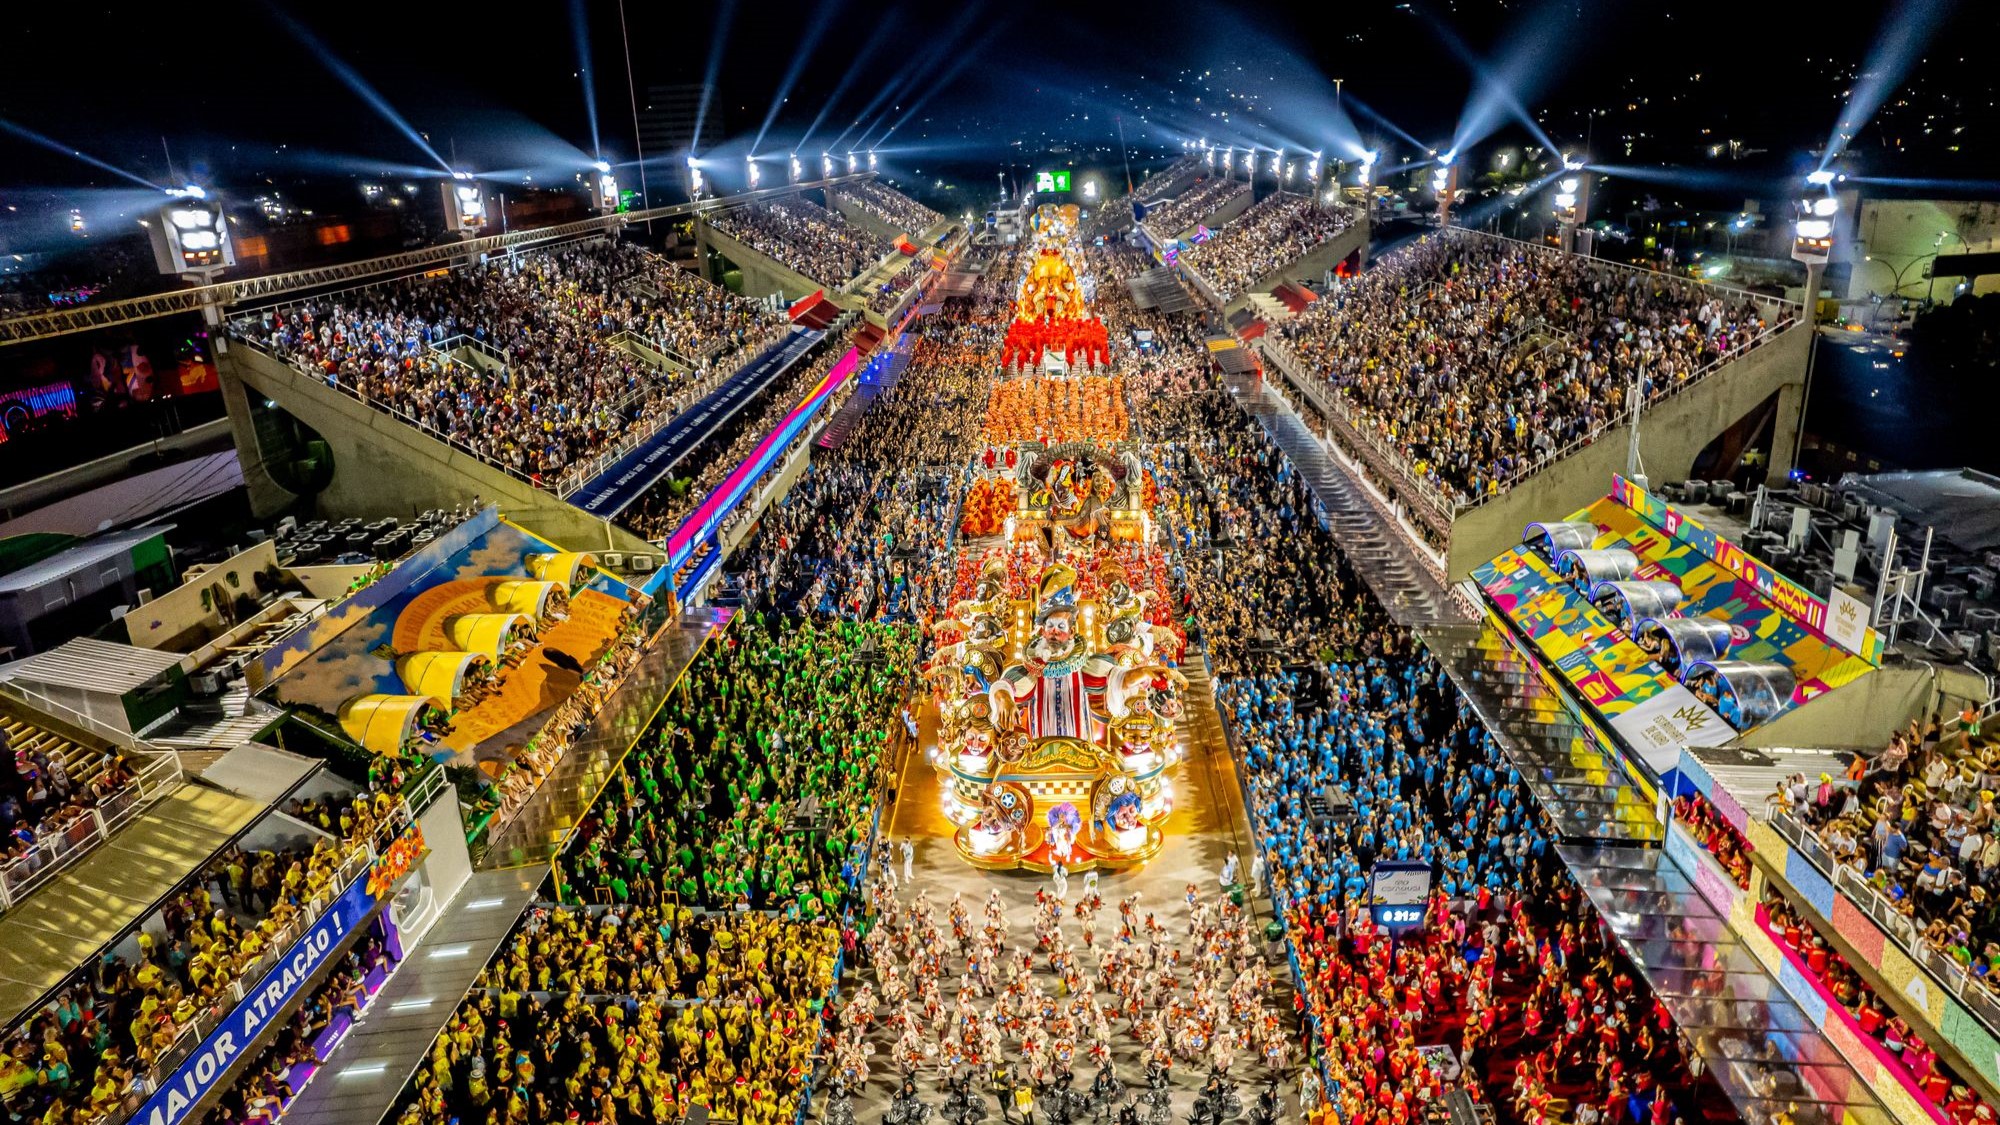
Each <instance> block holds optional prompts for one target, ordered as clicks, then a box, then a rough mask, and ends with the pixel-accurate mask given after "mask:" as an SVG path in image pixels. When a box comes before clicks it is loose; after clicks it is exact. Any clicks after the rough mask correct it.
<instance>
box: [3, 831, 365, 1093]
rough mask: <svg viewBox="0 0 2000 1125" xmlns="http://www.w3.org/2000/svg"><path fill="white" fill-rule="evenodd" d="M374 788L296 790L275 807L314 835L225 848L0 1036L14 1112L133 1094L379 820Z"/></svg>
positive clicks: (225, 1000) (269, 949) (229, 998)
mask: <svg viewBox="0 0 2000 1125" xmlns="http://www.w3.org/2000/svg"><path fill="white" fill-rule="evenodd" d="M401 807H402V806H400V805H399V804H398V803H396V802H395V801H394V800H393V799H392V798H390V797H389V796H387V795H386V794H366V793H364V794H361V795H359V796H356V797H352V798H342V799H335V798H328V799H324V800H321V799H301V800H298V801H294V802H293V803H292V804H291V805H290V806H288V808H287V810H286V811H288V812H289V813H290V814H291V815H292V816H294V817H295V818H297V819H299V820H302V821H304V822H305V823H307V824H311V825H314V826H316V827H318V828H320V829H322V830H323V831H324V832H326V833H327V835H326V836H323V837H320V838H318V839H316V840H314V841H312V842H310V843H305V842H301V843H299V844H297V845H296V846H291V847H283V848H274V849H269V850H245V849H243V848H230V849H228V850H227V851H224V852H223V853H222V854H221V855H218V856H217V857H216V858H215V859H213V860H211V861H210V862H209V863H208V865H207V866H206V867H204V868H202V869H201V871H199V872H198V873H197V874H196V876H195V877H194V878H193V879H191V880H190V881H189V884H188V886H189V888H190V889H189V890H186V891H184V892H182V893H180V894H178V895H176V896H174V897H172V898H170V899H169V900H168V901H167V903H166V905H165V906H163V907H162V908H161V910H160V912H159V915H158V917H157V923H158V924H157V926H155V925H150V924H149V925H147V926H143V927H141V928H140V929H139V930H138V932H137V933H136V935H135V936H134V937H133V938H131V939H129V941H128V943H127V944H125V945H122V946H119V947H115V948H114V949H112V950H110V951H108V952H107V953H106V954H105V955H104V956H103V957H101V958H99V959H98V960H97V961H95V962H93V963H92V964H91V965H89V966H88V967H87V968H85V969H84V970H82V971H81V972H80V973H79V974H78V976H77V978H76V979H75V981H74V982H73V983H71V984H70V985H69V986H67V987H66V988H64V989H63V991H62V992H61V993H60V994H59V995H58V996H57V997H56V999H55V1001H54V1002H53V1003H51V1004H50V1005H48V1006H47V1007H45V1008H43V1009H41V1010H39V1011H37V1012H34V1013H32V1014H31V1015H29V1016H27V1017H26V1018H25V1019H24V1020H23V1021H22V1022H21V1023H20V1024H18V1025H17V1026H16V1027H15V1028H14V1029H13V1030H12V1031H10V1032H9V1033H8V1034H7V1035H6V1037H5V1039H4V1040H0V1097H4V1099H5V1104H6V1106H7V1108H8V1109H9V1110H11V1111H13V1112H15V1113H17V1114H20V1115H22V1117H23V1118H24V1119H28V1118H31V1119H33V1120H37V1121H49V1122H64V1123H71V1122H74V1123H77V1125H87V1123H89V1122H95V1121H99V1120H101V1119H103V1118H104V1117H105V1116H107V1115H109V1114H111V1113H113V1112H115V1111H118V1110H120V1109H121V1108H123V1109H129V1108H132V1107H133V1106H136V1105H137V1104H138V1102H139V1101H141V1100H143V1099H144V1097H145V1096H146V1095H147V1094H149V1093H151V1092H152V1090H153V1089H154V1088H155V1085H156V1080H157V1076H156V1075H155V1073H154V1071H155V1068H156V1067H157V1066H158V1064H159V1063H160V1061H161V1060H162V1058H163V1057H164V1056H166V1055H167V1054H168V1053H169V1052H170V1051H171V1050H172V1049H173V1047H174V1046H175V1044H176V1043H177V1042H178V1041H179V1040H180V1038H181V1036H182V1034H183V1032H185V1031H186V1030H187V1029H188V1028H189V1027H190V1026H191V1025H192V1024H193V1023H194V1021H195V1018H196V1017H197V1016H200V1015H203V1014H210V1013H213V1012H215V1011H217V1010H221V1009H226V1008H228V1007H231V1006H233V1005H234V1004H235V1002H236V1001H235V997H234V996H233V995H231V994H230V989H231V987H232V986H233V985H235V984H236V983H237V981H238V980H240V979H242V978H243V977H244V976H245V975H246V974H247V973H248V972H250V971H251V970H252V969H254V968H255V967H257V966H258V965H260V964H263V963H264V960H265V958H266V957H267V956H268V955H270V954H271V953H273V952H274V951H276V950H277V949H278V948H279V947H280V942H281V941H283V940H288V939H287V935H288V934H290V932H291V930H290V927H292V926H294V925H295V924H301V923H305V922H308V921H310V919H309V918H308V917H307V916H306V914H305V910H306V908H307V906H308V904H309V903H311V902H312V901H314V900H315V899H319V898H322V897H323V896H326V895H328V894H329V893H330V892H332V891H334V890H336V889H337V887H336V882H337V877H338V875H339V874H340V864H341V861H342V859H343V858H344V856H345V855H346V853H347V851H348V849H349V848H350V847H351V846H353V845H354V844H356V843H357V842H359V841H363V840H367V839H369V838H371V837H374V836H375V835H376V834H377V833H378V832H380V831H381V830H383V829H385V828H387V827H390V826H391V822H392V819H393V818H394V817H395V816H396V815H397V810H399V809H400V808H401Z"/></svg>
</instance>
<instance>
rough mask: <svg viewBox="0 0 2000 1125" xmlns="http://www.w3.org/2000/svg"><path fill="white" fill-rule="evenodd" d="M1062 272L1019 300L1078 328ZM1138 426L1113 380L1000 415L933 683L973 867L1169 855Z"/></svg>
mask: <svg viewBox="0 0 2000 1125" xmlns="http://www.w3.org/2000/svg"><path fill="white" fill-rule="evenodd" d="M1044 234H1045V236H1046V234H1047V231H1046V230H1045V231H1044ZM1044 249H1045V250H1046V248H1044ZM1050 260H1051V259H1050V256H1049V255H1048V254H1047V253H1046V252H1044V253H1043V254H1041V255H1039V256H1038V257H1037V258H1035V259H1034V260H1033V261H1032V262H1031V264H1030V266H1029V268H1028V270H1027V273H1026V275H1025V276H1024V278H1023V280H1022V289H1023V294H1024V298H1025V297H1026V296H1028V295H1029V294H1036V295H1037V297H1036V300H1037V301H1046V300H1050V299H1052V297H1053V298H1059V299H1060V301H1062V302H1069V301H1070V300H1071V296H1072V295H1077V299H1076V302H1075V303H1074V304H1068V305H1066V306H1065V307H1067V308H1068V309H1069V310H1070V312H1071V313H1080V312H1081V310H1082V305H1081V299H1080V292H1079V291H1078V290H1077V288H1076V280H1075V276H1074V273H1073V272H1071V271H1070V270H1069V267H1068V262H1067V259H1066V258H1063V257H1062V256H1061V255H1059V254H1058V255H1057V256H1056V259H1055V260H1056V261H1058V262H1060V263H1061V265H1060V267H1056V266H1050V265H1048V264H1047V263H1048V262H1050ZM1028 307H1029V305H1028V302H1026V301H1025V300H1024V302H1023V304H1022V305H1021V308H1023V309H1026V308H1028ZM1035 307H1037V308H1043V309H1046V308H1051V307H1053V306H1051V305H1048V304H1037V305H1036V306H1035ZM1071 319H1072V320H1079V321H1080V320H1081V318H1080V317H1075V316H1073V317H1072V318H1071ZM1019 323H1020V322H1018V321H1017V324H1019ZM1010 347H1011V344H1010ZM1035 363H1036V361H1035V360H1034V359H1032V358H1030V359H1029V360H1028V364H1029V366H1031V367H1032V366H1034V365H1035ZM1129 429H1130V427H1129V423H1128V422H1127V420H1126V417H1125V404H1124V386H1123V381H1122V380H1121V379H1117V378H1115V377H1096V376H1067V377H1064V376H1050V375H1045V374H1032V375H1026V376H1023V377H1021V378H1018V379H1015V380H1011V381H1009V382H1007V383H1003V384H1001V385H999V386H998V387H996V388H995V390H994V394H993V398H992V400H991V402H990V403H989V410H988V414H987V426H986V440H987V449H986V451H985V453H984V454H983V456H982V461H983V466H984V471H983V473H981V474H979V475H978V476H977V478H976V479H975V481H974V482H973V484H972V487H971V489H970V491H969V492H968V493H967V495H966V498H965V509H964V512H963V514H962V516H961V524H960V533H961V550H960V567H961V570H960V573H959V575H958V576H957V584H956V587H955V594H954V601H953V604H952V606H951V609H950V610H949V612H948V613H947V614H946V615H944V616H943V617H942V618H941V619H940V620H939V621H938V622H936V623H935V624H934V625H933V627H932V629H933V635H934V639H935V641H936V644H937V649H936V653H935V655H934V656H933V657H932V659H931V661H930V662H929V664H928V666H927V668H926V673H927V678H928V680H929V683H930V685H931V689H932V693H933V697H934V701H935V703H936V705H937V711H938V716H939V724H938V742H937V745H936V747H935V748H934V749H933V750H932V752H931V764H932V765H933V767H934V768H935V769H936V770H937V772H938V777H939V782H940V786H939V787H940V790H941V792H942V801H943V807H944V813H945V816H946V817H947V818H949V819H950V821H951V822H952V824H953V825H954V826H955V828H956V831H955V833H954V842H955V844H956V846H957V848H958V850H959V853H960V854H961V855H962V856H964V857H965V859H966V860H967V861H968V862H970V863H972V864H974V865H975V866H978V867H983V868H988V869H993V870H1003V869H1008V868H1016V867H1020V868H1027V869H1030V870H1037V871H1047V870H1049V869H1051V868H1052V867H1053V866H1055V865H1056V864H1061V865H1062V866H1063V867H1065V868H1066V869H1068V870H1070V871H1085V870H1090V869H1092V868H1102V869H1117V868H1122V867H1128V866H1131V865H1134V864H1138V863H1142V862H1144V861H1146V860H1148V859H1150V858H1152V857H1153V856H1155V855H1157V854H1158V853H1159V851H1160V848H1161V846H1162V845H1163V843H1164V839H1165V838H1164V834H1163V832H1162V827H1163V825H1164V823H1165V821H1166V819H1167V817H1168V815H1169V814H1170V813H1171V812H1172V809H1173V790H1172V784H1171V781H1170V778H1169V774H1170V770H1171V768H1172V767H1173V766H1174V764H1175V763H1177V762H1178V761H1179V759H1180V754H1181V751H1180V747H1179V744H1178V742H1177V739H1176V734H1177V729H1178V724H1179V722H1180V720H1181V716H1182V711H1183V702H1182V696H1183V693H1184V692H1185V690H1186V688H1187V681H1186V679H1185V678H1184V677H1183V676H1182V675H1181V673H1180V671H1179V670H1178V668H1177V667H1176V665H1177V664H1178V662H1179V659H1180V653H1181V650H1182V648H1183V647H1184V645H1185V638H1184V636H1183V635H1182V634H1181V632H1180V631H1179V629H1178V628H1177V627H1176V626H1175V624H1174V622H1173V619H1172V614H1171V611H1170V609H1169V599H1168V593H1167V583H1166V564H1165V559H1164V558H1163V556H1162V555H1161V554H1160V552H1159V551H1158V550H1157V549H1156V547H1155V545H1154V543H1153V532H1154V525H1153V521H1152V518H1151V514H1150V513H1151V509H1152V507H1153V506H1154V504H1156V503H1157V500H1158V494H1157V488H1156V486H1155V484H1154V482H1153V480H1152V478H1151V476H1150V474H1148V473H1147V472H1146V471H1145V469H1144V468H1143V466H1142V465H1141V464H1140V461H1139V458H1138V455H1137V453H1136V452H1135V451H1134V449H1133V448H1132V446H1131V442H1130V440H1129V439H1130V433H1129Z"/></svg>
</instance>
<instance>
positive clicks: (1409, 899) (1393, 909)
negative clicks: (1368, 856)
mask: <svg viewBox="0 0 2000 1125" xmlns="http://www.w3.org/2000/svg"><path fill="white" fill-rule="evenodd" d="M1370 874H1371V877H1370V879H1369V888H1368V894H1369V898H1370V899H1371V900H1372V902H1371V905H1370V910H1369V913H1370V914H1371V915H1373V917H1374V919H1375V924H1376V925H1377V926H1386V927H1388V928H1389V929H1391V930H1406V929H1414V928H1416V927H1418V926H1422V925H1423V924H1424V912H1425V900H1426V899H1428V898H1429V897H1430V893H1431V865H1430V864H1428V863H1424V862H1421V861H1417V860H1381V861H1379V862H1377V863H1376V864H1375V869H1374V871H1373V872H1371V873H1370Z"/></svg>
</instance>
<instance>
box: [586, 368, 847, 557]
mask: <svg viewBox="0 0 2000 1125" xmlns="http://www.w3.org/2000/svg"><path fill="white" fill-rule="evenodd" d="M825 335H826V333H824V332H818V331H814V330H811V329H798V330H795V331H794V332H793V333H792V334H791V335H790V336H788V337H786V338H785V340H784V342H782V343H779V344H776V345H773V346H772V347H771V348H770V349H768V350H767V351H765V352H764V354H763V355H760V356H758V357H757V358H756V359H755V360H752V361H751V362H750V363H748V364H746V365H745V366H744V367H743V369H742V370H741V371H738V372H737V373H736V374H734V375H731V376H730V377H729V378H728V379H726V380H724V381H723V383H722V385H721V386H719V387H717V388H715V389H714V390H712V391H710V392H709V393H708V397H707V398H704V399H702V400H701V401H700V402H697V403H695V404H694V405H693V406H690V407H688V408H687V409H686V410H683V411H681V413H680V414H679V415H678V416H676V417H675V418H674V420H673V421H671V422H668V423H667V424H666V425H664V426H661V427H660V429H659V432H657V433H655V434H654V435H653V436H652V437H650V438H648V439H646V441H644V442H643V443H641V444H640V445H639V446H638V448H636V449H634V450H632V451H631V452H630V453H627V454H626V455H625V456H623V457H620V458H619V459H618V460H616V461H614V462H612V464H611V467H610V468H608V469H606V470H604V471H603V472H601V473H599V474H597V475H596V476H595V477H593V478H591V480H590V483H588V484H586V485H584V486H583V487H582V488H580V489H578V490H577V491H576V494H575V495H573V496H571V497H570V503H572V504H574V505H576V506H577V507H579V508H582V509H583V510H584V511H586V512H589V513H590V514H591V515H593V516H601V517H603V518H605V519H611V518H612V517H614V516H616V515H617V514H618V513H620V512H622V511H624V510H625V509H626V508H628V507H630V506H631V504H632V502H633V501H634V500H637V499H638V498H639V497H641V496H643V495H645V492H646V490H647V489H649V488H651V487H653V486H654V485H655V484H657V483H659V480H660V478H661V477H663V476H666V475H667V472H668V471H669V470H671V469H672V468H673V467H674V465H675V464H677V463H679V461H680V459H681V458H683V457H685V456H687V455H688V454H689V453H690V452H692V451H693V449H694V447H695V446H697V445H700V444H701V441H702V439H703V438H706V437H707V436H708V435H709V434H711V433H714V432H715V429H716V427H718V426H720V425H722V424H723V423H724V422H727V421H728V420H729V419H730V418H731V417H733V416H734V415H735V413H736V412H737V411H738V410H741V409H743V407H745V406H747V405H749V404H750V403H751V402H752V401H753V400H754V399H756V397H757V396H758V395H759V394H762V393H763V391H764V388H766V387H768V386H770V385H771V384H772V383H773V382H775V381H776V380H777V378H778V376H780V375H782V374H784V373H785V372H786V371H787V370H789V369H790V368H791V366H792V365H793V364H794V363H797V362H798V361H799V360H800V359H801V358H802V357H804V355H805V354H806V353H807V352H808V351H811V350H812V346H813V345H814V344H817V343H818V342H819V341H820V338H821V337H823V336H825Z"/></svg>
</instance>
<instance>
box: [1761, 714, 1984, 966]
mask: <svg viewBox="0 0 2000 1125" xmlns="http://www.w3.org/2000/svg"><path fill="white" fill-rule="evenodd" d="M1977 726H1978V724H1977V723H1976V722H1975V723H1973V724H1972V731H1976V729H1977ZM1942 733H1943V732H1942V727H1941V725H1940V724H1939V723H1938V722H1937V721H1936V719H1935V718H1934V719H1933V720H1932V721H1931V723H1930V724H1929V725H1928V726H1920V725H1919V724H1917V723H1914V722H1913V723H1912V724H1911V725H1910V728H1909V729H1907V730H1905V731H1903V732H1901V733H1899V734H1897V735H1896V737H1895V738H1894V739H1893V740H1891V742H1890V744H1889V745H1888V746H1887V747H1886V748H1885V749H1883V750H1882V751H1881V752H1880V753H1878V754H1876V755H1873V756H1872V757H1862V756H1857V757H1856V759H1855V761H1854V764H1853V767H1852V768H1851V769H1850V770H1849V771H1848V772H1847V773H1846V774H1845V775H1843V776H1841V777H1839V778H1835V777H1832V776H1828V775H1822V776H1821V777H1820V778H1818V779H1816V780H1815V779H1808V778H1806V777H1805V776H1803V775H1798V776H1794V777H1793V778H1791V779H1789V780H1788V781H1787V782H1785V783H1784V784H1781V785H1780V786H1779V787H1778V789H1777V791H1776V792H1775V793H1774V794H1773V795H1772V797H1771V800H1770V802H1769V804H1770V806H1771V807H1772V808H1773V810H1774V811H1775V810H1789V811H1790V812H1791V813H1792V814H1793V815H1794V816H1796V817H1797V818H1798V819H1799V820H1800V821H1801V822H1802V823H1803V824H1804V825H1805V827H1806V828H1807V830H1808V831H1810V832H1812V833H1813V834H1814V835H1815V836H1816V837H1817V838H1818V840H1819V842H1820V843H1821V844H1822V845H1823V846H1824V847H1825V848H1826V850H1827V852H1828V854H1829V855H1830V856H1831V858H1832V861H1833V862H1834V863H1835V864H1837V865H1842V866H1847V867H1852V868H1854V869H1855V870H1857V871H1859V872H1861V873H1862V874H1863V875H1864V876H1865V877H1866V878H1867V880H1868V882H1869V884H1870V885H1871V886H1872V887H1874V888H1875V890H1876V891H1878V892H1879V893H1880V894H1881V895H1882V896H1883V897H1884V898H1885V899H1886V900H1887V901H1888V903H1889V904H1890V906H1891V907H1892V908H1893V909H1894V910H1896V911H1897V912H1898V913H1900V914H1902V915H1903V916H1904V917H1906V918H1908V919H1909V921H1910V925H1911V927H1912V928H1913V930H1914V931H1915V933H1916V935H1917V939H1918V940H1919V941H1922V942H1924V943H1925V944H1926V945H1929V946H1930V947H1932V948H1933V949H1935V950H1936V951H1937V952H1939V953H1940V954H1942V955H1944V956H1946V957H1948V958H1950V959H1951V960H1952V961H1954V962H1956V963H1957V964H1958V965H1960V966H1962V967H1963V968H1964V969H1965V970H1966V972H1968V973H1970V974H1971V975H1972V976H1973V977H1974V978H1976V979H1978V980H1980V981H1982V982H1983V983H1985V984H1986V985H1987V987H1989V988H1991V989H1993V990H1994V991H1995V992H1996V993H2000V815H1996V807H1995V801H1994V793H1995V792H1996V791H2000V749H1996V748H1995V746H1994V745H1993V744H1992V742H1991V741H1990V740H1988V739H1986V738H1982V737H1980V736H1979V735H1978V734H1977V733H1970V732H1968V733H1964V734H1963V735H1959V734H1954V735H1953V736H1952V737H1951V738H1950V739H1946V738H1944V737H1942Z"/></svg>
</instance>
